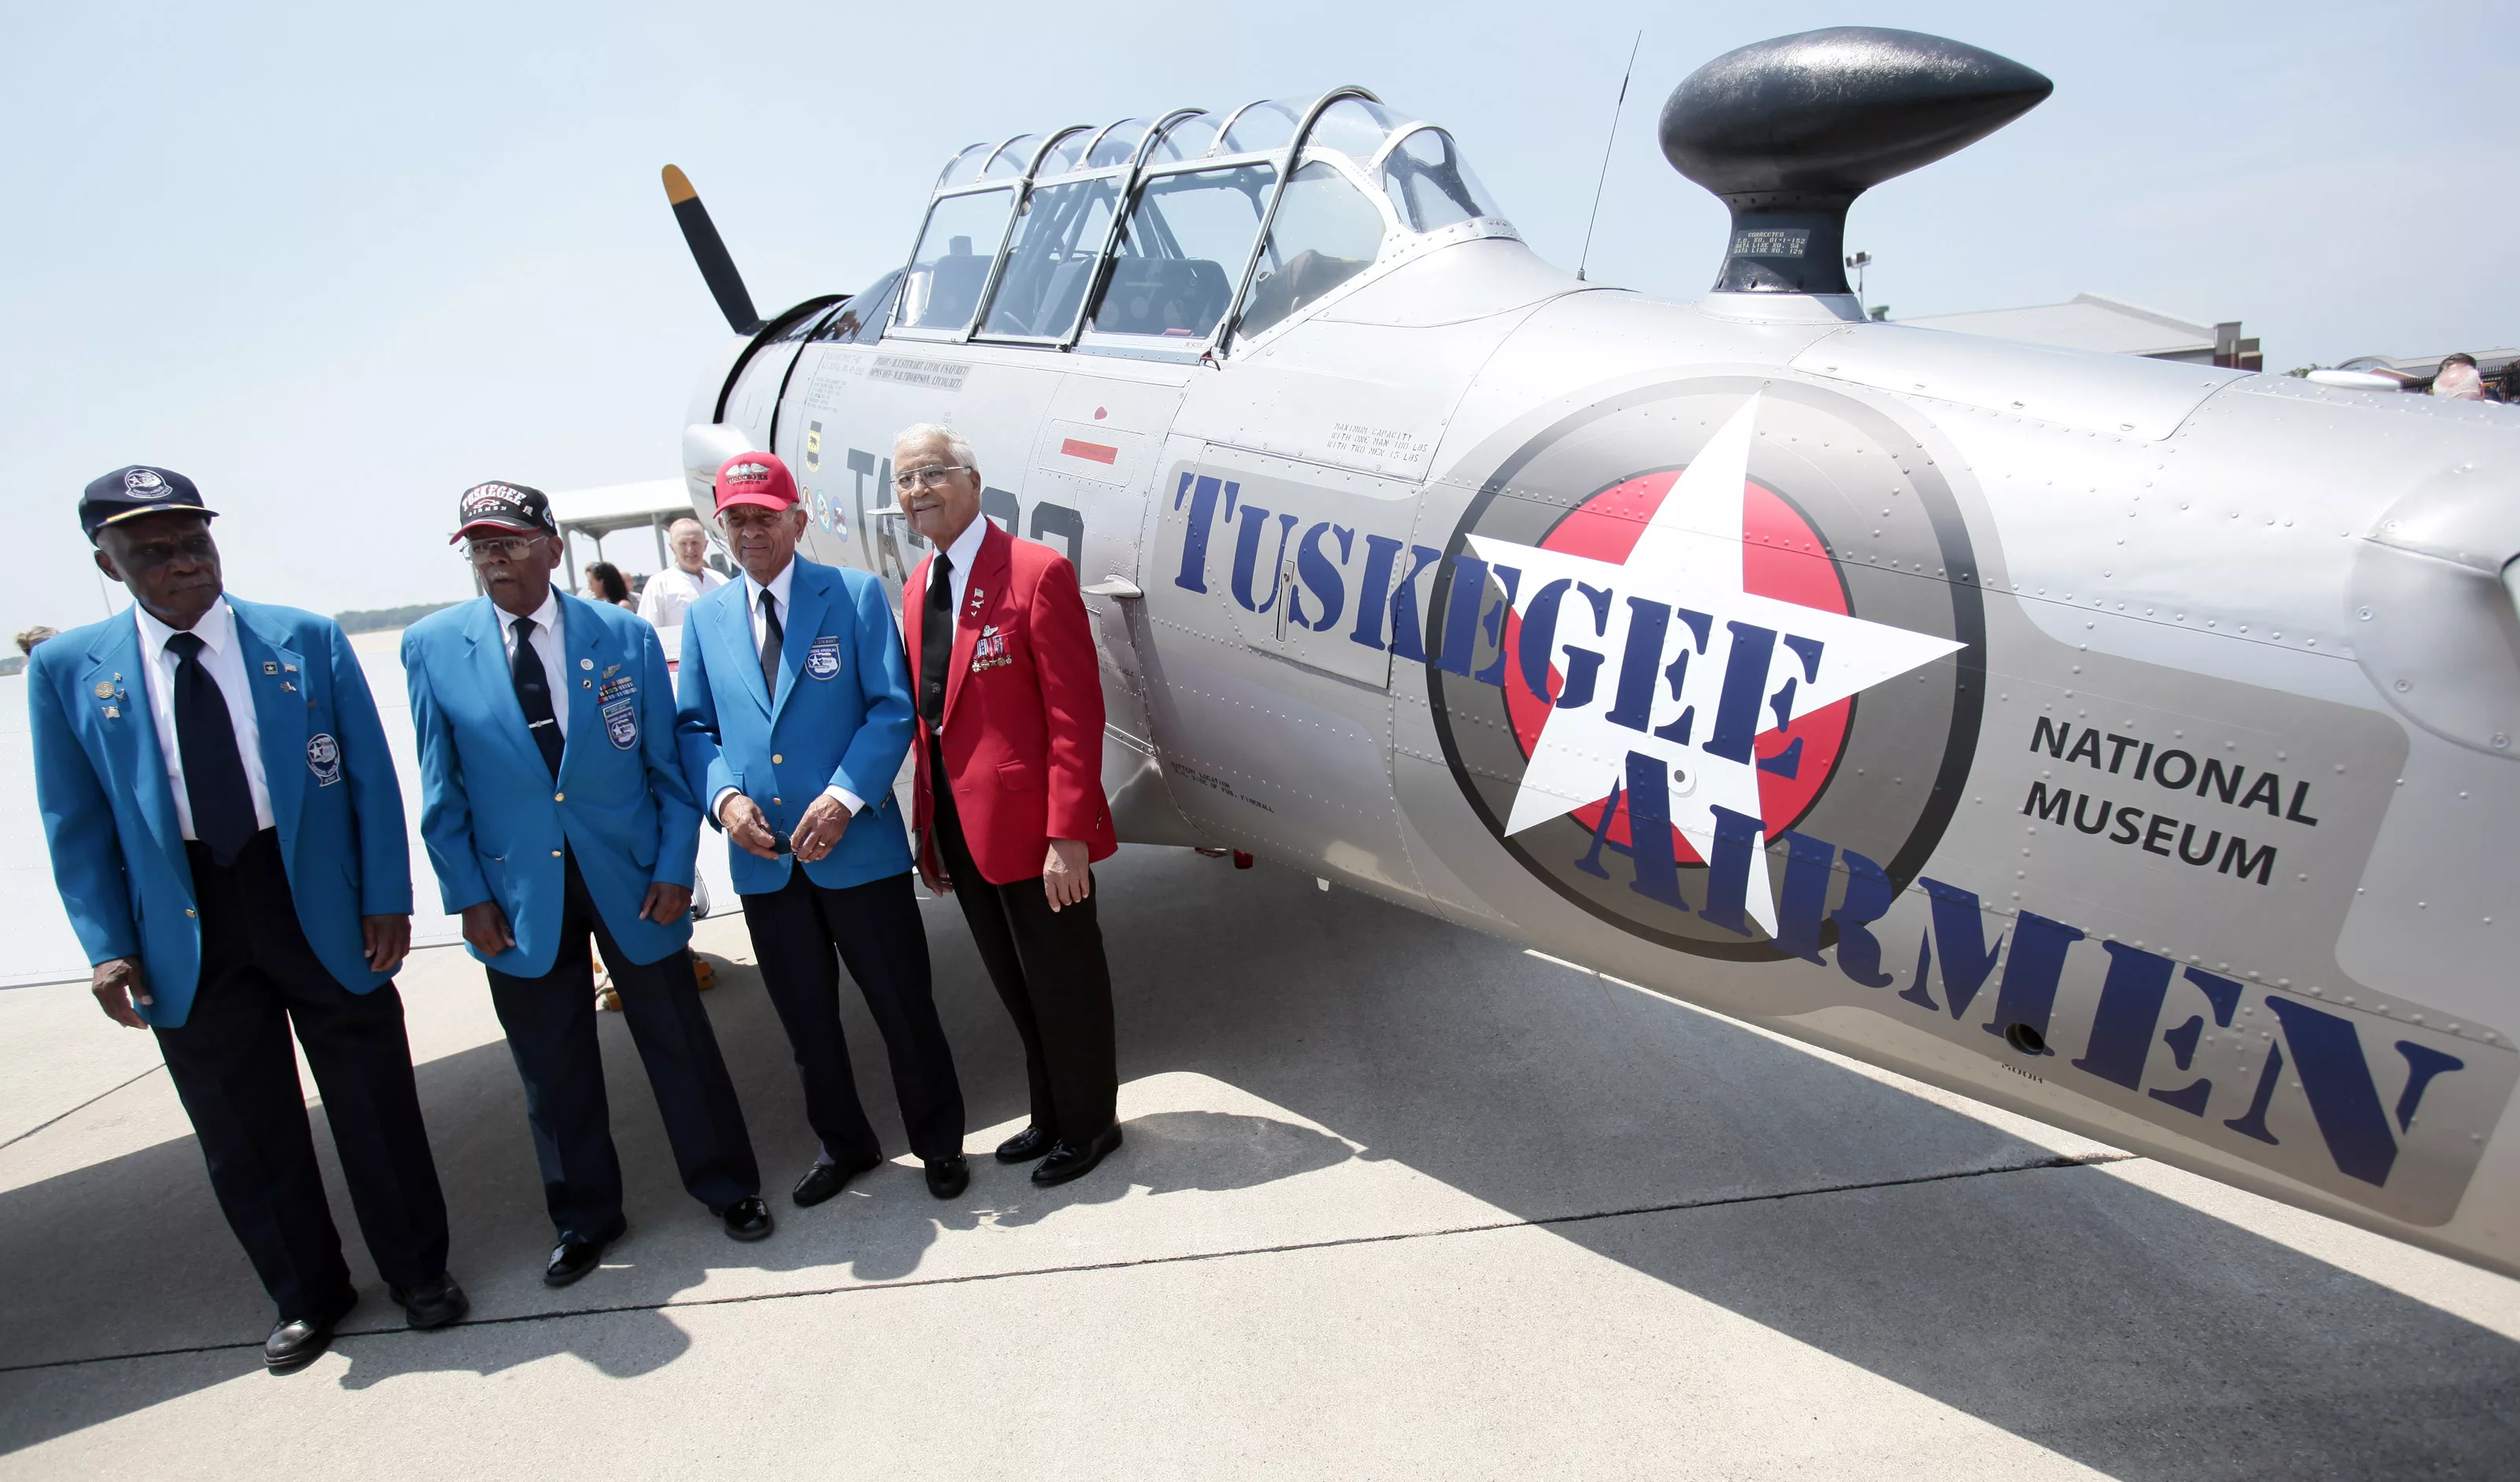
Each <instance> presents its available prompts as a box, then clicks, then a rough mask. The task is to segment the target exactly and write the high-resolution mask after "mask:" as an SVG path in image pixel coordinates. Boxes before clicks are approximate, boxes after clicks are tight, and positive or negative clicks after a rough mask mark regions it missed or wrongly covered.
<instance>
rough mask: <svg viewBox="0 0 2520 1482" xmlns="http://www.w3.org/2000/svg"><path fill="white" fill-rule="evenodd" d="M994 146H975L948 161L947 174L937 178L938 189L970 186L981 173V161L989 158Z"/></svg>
mask: <svg viewBox="0 0 2520 1482" xmlns="http://www.w3.org/2000/svg"><path fill="white" fill-rule="evenodd" d="M996 148H997V146H996V145H994V144H975V145H972V146H971V147H970V148H969V149H967V150H965V151H964V152H963V153H961V154H959V155H957V156H955V157H953V158H952V159H950V160H948V161H946V164H945V172H944V173H943V174H941V175H938V176H937V177H936V189H938V190H940V191H941V190H943V189H945V188H946V187H947V186H949V185H968V184H970V183H971V181H972V179H973V178H974V177H976V176H977V175H978V174H979V173H980V161H981V160H983V159H986V158H988V157H989V152H990V151H991V150H993V149H996Z"/></svg>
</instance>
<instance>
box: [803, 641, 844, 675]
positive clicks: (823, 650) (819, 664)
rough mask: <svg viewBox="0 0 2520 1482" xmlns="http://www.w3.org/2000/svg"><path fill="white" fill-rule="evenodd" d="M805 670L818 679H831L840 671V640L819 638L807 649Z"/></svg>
mask: <svg viewBox="0 0 2520 1482" xmlns="http://www.w3.org/2000/svg"><path fill="white" fill-rule="evenodd" d="M805 672H806V673H807V674H809V675H811V676H813V677H814V678H816V679H830V678H831V677H832V675H834V674H837V673H839V672H840V641H839V640H838V639H836V638H818V639H815V640H814V646H813V647H812V648H810V649H807V650H806V651H805Z"/></svg>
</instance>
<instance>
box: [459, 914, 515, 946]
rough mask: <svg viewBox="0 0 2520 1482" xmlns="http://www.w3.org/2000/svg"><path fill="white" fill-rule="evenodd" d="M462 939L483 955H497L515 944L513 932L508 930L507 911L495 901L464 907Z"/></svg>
mask: <svg viewBox="0 0 2520 1482" xmlns="http://www.w3.org/2000/svg"><path fill="white" fill-rule="evenodd" d="M464 940H466V941H468V942H471V943H472V949H473V950H474V951H475V952H478V953H480V954H481V955H482V956H483V957H497V956H498V955H499V954H500V953H502V952H505V951H507V950H508V949H509V948H511V947H513V946H515V945H517V938H516V936H515V934H514V933H512V932H510V931H509V930H508V913H506V912H504V911H502V910H500V909H499V903H498V902H496V901H483V902H481V903H480V904H479V905H477V906H467V907H465V908H464Z"/></svg>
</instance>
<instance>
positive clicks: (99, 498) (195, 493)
mask: <svg viewBox="0 0 2520 1482" xmlns="http://www.w3.org/2000/svg"><path fill="white" fill-rule="evenodd" d="M160 510H191V511H193V512H194V513H195V514H198V515H200V516H202V517H203V518H204V519H206V518H208V517H210V516H213V515H216V514H217V513H218V512H217V511H216V510H209V509H204V508H203V506H202V491H201V490H199V489H197V488H195V487H193V481H192V480H191V479H189V478H186V477H185V476H184V475H183V474H181V473H178V472H175V471H174V470H172V469H153V468H151V467H150V466H148V465H147V464H139V463H135V464H129V465H126V466H124V467H122V468H119V469H116V470H114V471H113V472H111V473H105V474H100V475H99V476H98V477H96V478H94V479H92V480H90V481H89V483H88V486H87V491H86V492H85V493H83V494H81V495H80V496H79V528H80V529H82V530H85V531H86V532H87V538H88V539H90V540H94V539H96V532H97V531H99V530H102V529H104V528H105V527H106V526H107V525H111V524H119V523H121V522H122V521H123V520H126V519H132V518H136V517H138V516H142V515H155V514H157V513H158V511H160Z"/></svg>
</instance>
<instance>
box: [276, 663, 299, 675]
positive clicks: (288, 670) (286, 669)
mask: <svg viewBox="0 0 2520 1482" xmlns="http://www.w3.org/2000/svg"><path fill="white" fill-rule="evenodd" d="M280 672H281V673H283V674H294V673H296V672H297V666H296V665H295V664H282V665H281V666H280Z"/></svg>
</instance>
